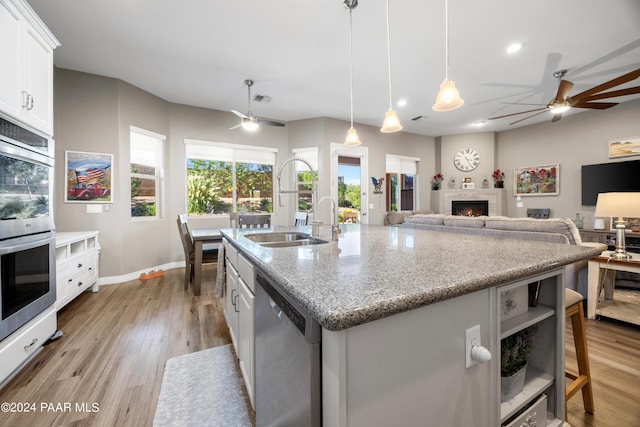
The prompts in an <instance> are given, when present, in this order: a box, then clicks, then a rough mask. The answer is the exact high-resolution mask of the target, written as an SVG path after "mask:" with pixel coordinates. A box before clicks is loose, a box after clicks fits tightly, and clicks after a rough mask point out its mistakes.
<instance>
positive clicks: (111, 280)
mask: <svg viewBox="0 0 640 427" xmlns="http://www.w3.org/2000/svg"><path fill="white" fill-rule="evenodd" d="M184 267H185V262H184V261H175V262H169V263H166V264H162V265H158V266H155V267H149V268H145V269H144V270H139V271H134V272H132V273H127V274H122V275H120V276H107V277H99V278H98V286H102V285H117V284H118V283H124V282H128V281H130V280H134V279H137V278H139V277H140V275H141V274H142V273H145V272H148V271H151V270H171V269H174V268H184Z"/></svg>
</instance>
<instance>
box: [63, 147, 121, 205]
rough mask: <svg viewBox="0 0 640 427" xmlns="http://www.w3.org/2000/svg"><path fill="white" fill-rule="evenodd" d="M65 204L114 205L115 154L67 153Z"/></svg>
mask: <svg viewBox="0 0 640 427" xmlns="http://www.w3.org/2000/svg"><path fill="white" fill-rule="evenodd" d="M65 165H66V166H67V169H66V170H67V179H66V180H65V192H64V201H65V203H113V193H112V192H111V188H112V180H111V176H112V175H111V171H112V168H113V154H100V153H84V152H81V151H65Z"/></svg>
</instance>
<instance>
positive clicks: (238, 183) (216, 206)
mask: <svg viewBox="0 0 640 427" xmlns="http://www.w3.org/2000/svg"><path fill="white" fill-rule="evenodd" d="M185 144H186V149H185V151H186V159H187V212H188V214H189V215H228V214H229V212H254V213H272V212H273V166H274V164H275V160H276V153H277V150H275V149H273V148H266V147H256V146H247V145H235V144H224V143H214V142H207V141H194V140H185Z"/></svg>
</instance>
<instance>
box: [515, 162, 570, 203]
mask: <svg viewBox="0 0 640 427" xmlns="http://www.w3.org/2000/svg"><path fill="white" fill-rule="evenodd" d="M513 179H514V185H513V191H514V193H515V195H516V196H555V195H558V194H559V192H560V187H559V184H560V165H559V164H554V165H544V166H531V167H525V168H515V169H514V170H513Z"/></svg>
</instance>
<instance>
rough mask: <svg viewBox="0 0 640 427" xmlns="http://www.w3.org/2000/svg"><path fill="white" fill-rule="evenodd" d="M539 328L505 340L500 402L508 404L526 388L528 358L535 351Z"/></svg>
mask: <svg viewBox="0 0 640 427" xmlns="http://www.w3.org/2000/svg"><path fill="white" fill-rule="evenodd" d="M536 329H537V326H536V325H533V326H529V327H528V328H526V329H523V330H521V331H519V332H516V333H515V334H513V335H510V336H508V337H506V338H503V339H502V341H501V343H500V345H501V353H502V354H501V364H500V383H501V389H500V398H501V399H500V400H501V401H502V402H506V401H508V400H511V399H512V398H513V397H514V396H515V395H517V394H518V393H520V392H521V391H522V389H523V388H524V378H525V375H526V369H527V357H528V356H529V354H530V353H531V351H532V350H533V344H534V337H535V333H536Z"/></svg>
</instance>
